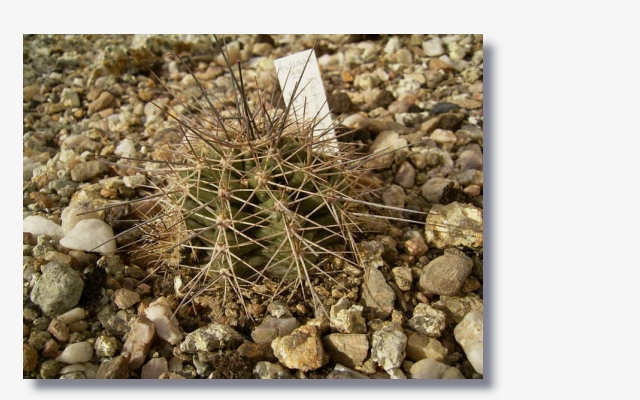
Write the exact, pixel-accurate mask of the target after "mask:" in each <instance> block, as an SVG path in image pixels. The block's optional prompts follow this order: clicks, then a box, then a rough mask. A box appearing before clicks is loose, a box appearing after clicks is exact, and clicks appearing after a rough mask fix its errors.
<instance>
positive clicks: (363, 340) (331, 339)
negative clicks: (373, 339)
mask: <svg viewBox="0 0 640 400" xmlns="http://www.w3.org/2000/svg"><path fill="white" fill-rule="evenodd" d="M322 343H323V344H324V348H325V349H326V351H327V353H329V355H330V356H331V360H332V361H334V362H336V363H340V364H343V365H344V366H346V367H349V368H353V367H357V366H361V365H362V364H363V363H364V360H365V359H366V358H367V355H368V354H369V340H368V339H367V335H365V334H347V333H332V334H330V335H327V336H325V337H324V338H323V339H322Z"/></svg>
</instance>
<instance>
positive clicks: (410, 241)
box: [402, 231, 429, 257]
mask: <svg viewBox="0 0 640 400" xmlns="http://www.w3.org/2000/svg"><path fill="white" fill-rule="evenodd" d="M406 236H407V237H408V238H407V239H406V240H405V241H404V242H403V243H402V244H403V245H404V251H405V252H406V253H407V254H408V255H410V256H413V257H420V256H422V255H424V253H426V252H427V250H429V248H428V247H427V244H426V243H425V242H424V238H423V237H422V234H420V233H419V232H417V231H409V232H407V234H406Z"/></svg>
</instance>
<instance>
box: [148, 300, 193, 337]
mask: <svg viewBox="0 0 640 400" xmlns="http://www.w3.org/2000/svg"><path fill="white" fill-rule="evenodd" d="M145 315H146V316H147V318H149V319H150V320H151V321H153V323H154V324H155V326H156V333H157V334H158V336H159V337H160V338H161V339H164V340H166V341H167V342H169V343H171V344H173V345H176V344H178V343H180V342H181V341H182V339H183V337H184V336H183V335H182V332H181V331H180V327H179V326H178V320H177V319H176V318H175V317H173V314H172V311H171V307H170V306H169V302H168V300H167V299H166V298H164V297H160V298H158V299H157V300H154V301H153V302H152V303H151V304H149V307H147V309H146V310H145Z"/></svg>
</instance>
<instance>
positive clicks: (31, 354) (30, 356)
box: [22, 343, 38, 372]
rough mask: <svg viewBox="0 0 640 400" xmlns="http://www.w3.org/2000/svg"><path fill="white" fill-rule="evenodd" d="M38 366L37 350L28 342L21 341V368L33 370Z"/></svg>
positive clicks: (25, 370) (26, 370) (28, 370)
mask: <svg viewBox="0 0 640 400" xmlns="http://www.w3.org/2000/svg"><path fill="white" fill-rule="evenodd" d="M37 366H38V352H37V351H36V349H34V348H33V346H31V345H30V344H28V343H22V370H23V371H24V372H33V371H35V370H36V367H37Z"/></svg>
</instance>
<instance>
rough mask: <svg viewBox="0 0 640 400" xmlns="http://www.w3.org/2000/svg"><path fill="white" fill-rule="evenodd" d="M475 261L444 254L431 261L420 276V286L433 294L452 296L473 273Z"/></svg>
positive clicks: (456, 255)
mask: <svg viewBox="0 0 640 400" xmlns="http://www.w3.org/2000/svg"><path fill="white" fill-rule="evenodd" d="M472 267H473V261H472V260H471V259H470V258H469V257H467V256H465V255H458V254H443V255H442V256H440V257H438V258H435V259H434V260H431V261H430V262H429V264H427V265H426V266H425V267H424V268H423V270H422V275H421V276H420V285H421V286H422V287H423V288H424V289H425V290H427V291H428V292H429V293H432V294H439V295H445V296H452V295H454V294H456V293H458V291H459V290H460V288H461V287H462V284H463V283H464V280H465V279H466V278H467V276H469V274H470V273H471V269H472Z"/></svg>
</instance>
